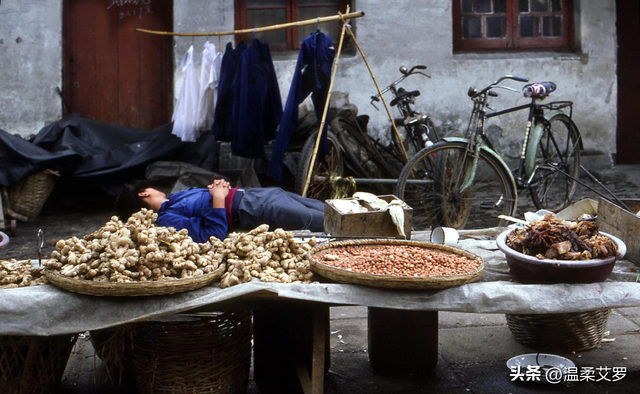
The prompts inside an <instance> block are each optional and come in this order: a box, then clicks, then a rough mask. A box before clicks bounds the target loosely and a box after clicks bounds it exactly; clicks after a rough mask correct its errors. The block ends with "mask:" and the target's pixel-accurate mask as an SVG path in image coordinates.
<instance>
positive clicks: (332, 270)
mask: <svg viewBox="0 0 640 394" xmlns="http://www.w3.org/2000/svg"><path fill="white" fill-rule="evenodd" d="M346 246H351V247H356V248H366V247H369V246H411V247H418V248H425V249H432V250H435V251H439V252H445V253H449V254H453V255H457V256H461V257H466V258H468V259H471V260H475V261H477V263H478V267H477V268H475V269H473V270H471V271H468V272H465V273H463V274H457V275H442V276H400V275H376V274H367V273H360V272H354V271H348V270H345V269H341V268H336V267H332V266H330V265H327V264H323V263H322V262H320V261H318V259H316V258H314V255H316V254H318V253H320V252H325V251H330V250H331V249H335V248H341V247H346ZM307 259H308V260H309V262H310V265H311V269H312V271H313V272H315V273H316V274H318V275H321V276H323V277H325V278H327V279H331V280H333V281H336V282H340V283H353V284H359V285H366V286H374V287H385V288H404V289H444V288H448V287H453V286H460V285H464V284H466V283H471V282H475V281H477V280H479V279H480V277H481V276H482V273H483V271H484V268H485V266H486V263H485V262H484V260H482V258H481V257H480V256H477V255H475V254H473V253H470V252H467V251H466V250H463V249H458V248H453V247H450V246H446V245H437V244H432V243H429V242H418V241H406V240H396V239H362V240H351V241H338V242H328V243H325V244H322V245H319V246H316V247H315V248H313V249H311V250H310V251H309V252H308V255H307Z"/></svg>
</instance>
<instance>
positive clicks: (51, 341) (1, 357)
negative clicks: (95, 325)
mask: <svg viewBox="0 0 640 394" xmlns="http://www.w3.org/2000/svg"><path fill="white" fill-rule="evenodd" d="M76 339H77V335H75V334H74V335H57V336H50V337H33V336H21V335H19V336H13V335H10V336H2V337H0V393H1V394H5V393H7V394H8V393H11V394H31V393H33V394H42V393H54V392H56V390H57V388H58V386H59V385H60V381H61V380H62V375H63V374H64V369H65V367H66V365H67V361H68V360H69V355H70V354H71V349H72V348H73V345H74V343H75V341H76Z"/></svg>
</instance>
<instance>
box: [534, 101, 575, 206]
mask: <svg viewBox="0 0 640 394" xmlns="http://www.w3.org/2000/svg"><path fill="white" fill-rule="evenodd" d="M546 126H547V127H544V130H543V134H542V137H541V138H540V142H539V143H538V145H537V149H536V159H535V167H534V168H535V176H534V177H533V179H532V182H531V184H530V185H529V191H530V192H531V199H532V200H533V204H534V205H535V206H536V208H538V209H547V210H549V211H552V212H558V211H560V210H562V209H564V208H566V207H567V206H568V205H569V203H570V202H571V199H572V198H573V195H574V194H575V192H576V187H577V181H576V179H578V176H579V174H580V141H579V137H578V132H577V131H576V129H575V125H574V124H573V122H572V121H571V118H569V117H568V116H567V115H565V114H557V115H555V116H553V117H552V118H551V119H550V120H549V124H548V125H546ZM557 170H560V171H562V172H560V171H557ZM563 173H564V174H563ZM565 174H567V175H565Z"/></svg>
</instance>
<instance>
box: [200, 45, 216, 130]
mask: <svg viewBox="0 0 640 394" xmlns="http://www.w3.org/2000/svg"><path fill="white" fill-rule="evenodd" d="M221 64H222V55H221V54H220V53H218V51H217V50H216V46H215V45H214V44H212V43H210V42H209V41H207V42H205V43H204V49H203V50H202V65H201V67H200V103H199V104H198V130H202V131H204V130H210V129H211V126H213V116H214V111H215V105H216V97H217V95H218V81H219V76H220V66H221Z"/></svg>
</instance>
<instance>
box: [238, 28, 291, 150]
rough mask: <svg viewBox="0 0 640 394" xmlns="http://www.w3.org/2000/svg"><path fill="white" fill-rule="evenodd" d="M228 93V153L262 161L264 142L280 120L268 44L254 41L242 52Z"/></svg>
mask: <svg viewBox="0 0 640 394" xmlns="http://www.w3.org/2000/svg"><path fill="white" fill-rule="evenodd" d="M232 90H233V110H232V118H233V129H232V140H231V153H232V154H234V155H236V156H240V157H246V158H264V142H265V141H271V140H273V139H274V137H275V135H276V129H277V127H278V124H279V123H280V118H281V117H282V99H281V98H280V89H279V88H278V79H277V77H276V73H275V68H274V66H273V60H272V59H271V52H270V51H269V44H267V43H266V42H265V43H261V42H260V41H259V40H257V39H254V40H253V42H252V43H251V45H250V46H249V48H247V50H245V51H244V52H243V53H242V57H241V60H240V64H239V67H238V69H237V71H236V75H235V77H234V80H233V84H232Z"/></svg>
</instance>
